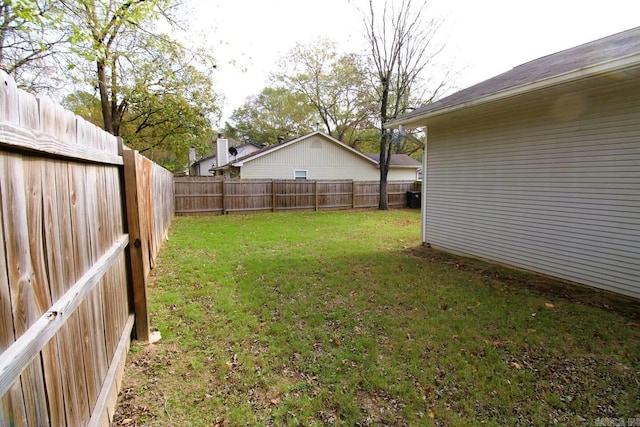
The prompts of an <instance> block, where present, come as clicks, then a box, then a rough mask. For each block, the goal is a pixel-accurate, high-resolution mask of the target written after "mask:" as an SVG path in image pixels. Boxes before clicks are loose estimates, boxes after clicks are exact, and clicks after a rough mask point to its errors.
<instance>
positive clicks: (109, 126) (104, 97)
mask: <svg viewBox="0 0 640 427" xmlns="http://www.w3.org/2000/svg"><path fill="white" fill-rule="evenodd" d="M96 65H97V67H98V90H99V92H100V106H101V107H102V121H103V123H104V130H105V131H106V132H109V133H110V134H113V120H112V117H111V105H110V102H109V92H108V89H107V75H106V70H105V66H104V62H103V61H98V62H97V63H96Z"/></svg>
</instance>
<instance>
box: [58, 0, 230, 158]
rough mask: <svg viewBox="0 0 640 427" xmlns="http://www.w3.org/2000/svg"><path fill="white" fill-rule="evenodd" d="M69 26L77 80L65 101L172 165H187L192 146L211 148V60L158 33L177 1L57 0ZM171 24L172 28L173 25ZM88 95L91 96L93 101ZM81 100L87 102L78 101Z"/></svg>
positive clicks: (214, 107) (216, 111) (214, 111)
mask: <svg viewBox="0 0 640 427" xmlns="http://www.w3.org/2000/svg"><path fill="white" fill-rule="evenodd" d="M61 3H62V5H63V7H62V10H63V22H65V23H66V25H67V26H68V28H70V29H71V31H72V41H73V42H74V46H73V47H72V48H71V51H72V53H74V54H75V55H76V57H77V58H79V60H77V61H75V62H74V66H73V67H72V70H71V71H73V72H74V76H75V78H76V80H75V82H76V84H84V85H85V87H86V86H89V87H91V88H95V92H94V93H93V95H91V94H90V92H89V91H85V92H86V93H83V94H81V93H74V94H73V95H72V96H70V97H67V104H68V105H70V106H71V107H72V108H73V110H74V111H75V112H77V113H78V114H81V115H83V116H89V117H90V119H91V120H92V121H94V122H95V119H96V117H97V116H98V115H97V114H96V109H95V100H96V99H97V100H98V106H99V110H98V111H99V112H100V114H99V116H100V117H101V123H100V124H101V126H102V127H103V128H104V129H105V130H106V131H108V132H110V133H112V134H114V135H117V136H121V137H122V138H123V139H124V141H125V144H127V145H128V146H129V147H131V148H133V149H136V150H139V151H140V152H141V153H143V154H145V155H146V156H147V157H149V158H151V159H153V160H157V161H158V163H160V164H162V165H163V166H165V167H167V168H169V169H172V170H175V169H181V168H183V167H185V166H186V164H187V153H188V148H189V147H192V146H193V147H196V148H203V147H206V146H208V145H210V141H211V139H212V135H211V134H212V128H213V123H214V122H217V121H218V120H219V117H220V108H219V104H220V97H219V96H218V95H217V94H216V92H215V90H214V88H213V83H212V81H213V80H212V76H211V73H212V71H213V69H214V68H215V62H214V60H213V58H212V57H211V56H210V55H209V54H208V53H207V52H206V51H204V50H203V49H187V48H186V47H185V46H183V45H182V44H180V43H178V42H177V41H176V40H175V38H173V37H170V36H168V35H167V34H165V33H162V32H159V31H157V30H156V27H155V25H156V24H157V22H158V21H159V20H161V19H162V20H164V22H165V23H167V24H171V25H176V24H177V21H175V20H174V15H175V13H176V12H177V9H176V8H177V6H179V2H176V1H171V0H109V1H107V0H61ZM172 28H173V26H172ZM90 98H92V99H90ZM82 103H84V104H82Z"/></svg>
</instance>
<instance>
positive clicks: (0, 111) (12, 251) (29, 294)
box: [0, 72, 174, 427]
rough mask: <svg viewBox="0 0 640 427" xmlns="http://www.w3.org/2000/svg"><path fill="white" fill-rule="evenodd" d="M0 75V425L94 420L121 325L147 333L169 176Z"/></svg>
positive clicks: (121, 350) (119, 354) (122, 349)
mask: <svg viewBox="0 0 640 427" xmlns="http://www.w3.org/2000/svg"><path fill="white" fill-rule="evenodd" d="M0 82H1V83H3V84H0V241H1V242H0V425H3V426H4V425H8V426H13V425H15V426H38V427H39V426H56V427H57V426H87V425H91V426H94V425H95V426H98V425H103V426H106V425H109V422H110V420H111V419H112V417H113V410H114V408H115V404H116V399H117V389H118V387H119V385H120V379H121V376H122V373H123V369H124V361H125V357H126V351H127V349H128V343H129V340H130V336H131V332H132V330H133V331H135V333H136V334H137V336H138V338H141V339H148V331H149V325H148V319H147V315H146V299H145V298H146V274H147V273H148V268H149V264H150V262H151V260H152V259H153V258H154V257H155V254H156V253H157V251H158V247H159V244H160V243H161V241H162V239H163V237H164V235H165V233H166V229H167V227H168V224H169V222H170V221H171V218H172V217H173V212H174V206H173V176H172V175H171V173H169V172H168V171H166V170H163V169H162V168H159V167H157V165H154V164H152V163H151V162H150V161H149V160H147V159H144V158H142V157H141V156H140V155H139V154H138V153H136V152H133V151H131V150H128V149H126V148H125V147H123V145H122V143H121V141H120V140H118V139H117V138H115V137H113V136H112V135H109V134H107V133H105V132H103V131H102V130H100V129H99V128H97V127H95V126H93V125H91V124H89V123H87V122H86V121H84V120H83V119H82V118H80V117H77V116H75V115H73V114H72V113H71V112H69V111H66V110H64V109H63V108H62V107H61V106H60V105H58V104H55V103H54V102H52V101H51V100H49V99H46V98H35V97H33V96H32V95H30V94H28V93H26V92H24V91H22V90H19V89H17V87H16V85H15V82H14V81H13V79H11V78H10V77H9V76H8V75H6V74H5V73H3V72H0ZM151 194H162V197H164V198H165V199H164V200H162V199H159V198H158V197H154V196H152V195H151ZM166 198H168V201H167V199H166ZM158 200H162V203H158ZM133 213H135V215H134V214H133ZM136 224H138V229H137V230H135V228H136V227H135V225H136ZM136 263H137V264H138V265H139V266H140V267H139V268H137V269H136V267H135V266H136ZM145 263H146V264H145ZM131 301H133V302H134V303H131ZM134 322H135V327H134Z"/></svg>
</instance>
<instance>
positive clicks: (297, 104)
mask: <svg viewBox="0 0 640 427" xmlns="http://www.w3.org/2000/svg"><path fill="white" fill-rule="evenodd" d="M313 118H314V109H313V107H311V106H310V105H309V104H307V103H306V100H305V97H304V96H302V95H300V94H296V93H292V92H291V91H289V90H287V89H285V88H272V87H266V88H264V89H263V90H262V92H261V93H260V94H258V95H256V96H254V97H251V98H249V99H248V100H247V101H246V102H245V103H244V105H243V106H241V107H240V108H238V109H236V110H235V111H234V112H233V114H232V115H231V120H232V121H233V122H234V123H235V126H232V125H230V124H229V123H227V126H226V129H225V134H226V135H227V136H229V137H231V138H234V139H237V140H239V141H243V142H256V143H259V144H275V143H276V142H277V141H278V137H283V138H285V139H289V138H291V137H296V136H299V135H302V134H305V133H308V132H310V131H311V130H313V129H314V126H315V123H314V120H313Z"/></svg>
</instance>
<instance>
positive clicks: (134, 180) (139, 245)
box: [123, 150, 150, 341]
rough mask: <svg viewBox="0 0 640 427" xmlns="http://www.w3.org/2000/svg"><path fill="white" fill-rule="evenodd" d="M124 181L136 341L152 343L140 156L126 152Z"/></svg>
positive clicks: (132, 152) (136, 153)
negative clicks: (139, 176) (143, 231)
mask: <svg viewBox="0 0 640 427" xmlns="http://www.w3.org/2000/svg"><path fill="white" fill-rule="evenodd" d="M123 155H124V179H125V193H126V200H127V201H126V205H127V224H128V227H129V242H130V243H129V253H130V257H131V260H130V263H131V276H132V277H131V279H132V288H133V289H132V290H133V306H134V311H135V314H136V323H135V331H136V338H137V339H139V340H140V341H149V334H150V332H149V316H148V306H147V278H146V275H145V271H146V270H147V267H145V258H146V262H148V257H147V254H148V248H147V243H146V241H145V239H144V238H143V236H142V229H143V223H144V220H143V218H142V217H141V216H142V214H143V212H144V211H143V210H142V207H141V206H140V203H139V197H140V196H139V194H138V190H139V189H138V152H136V151H132V150H125V152H124V153H123Z"/></svg>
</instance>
